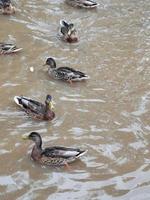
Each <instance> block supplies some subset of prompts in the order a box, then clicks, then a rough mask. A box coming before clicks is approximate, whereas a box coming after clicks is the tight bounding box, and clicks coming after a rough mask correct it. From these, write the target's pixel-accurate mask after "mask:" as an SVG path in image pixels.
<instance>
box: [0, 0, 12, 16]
mask: <svg viewBox="0 0 150 200" xmlns="http://www.w3.org/2000/svg"><path fill="white" fill-rule="evenodd" d="M0 11H1V13H2V14H4V15H11V14H14V13H15V11H16V9H15V7H14V6H13V5H12V3H11V0H0Z"/></svg>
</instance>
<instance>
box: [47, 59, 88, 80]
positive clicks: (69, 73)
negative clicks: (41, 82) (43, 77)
mask: <svg viewBox="0 0 150 200" xmlns="http://www.w3.org/2000/svg"><path fill="white" fill-rule="evenodd" d="M44 65H48V66H49V69H48V74H49V75H50V76H51V77H53V78H54V79H57V80H63V81H68V82H70V83H71V82H72V81H82V80H87V79H89V76H87V75H86V74H85V73H83V72H80V71H77V70H75V69H72V68H70V67H59V68H56V62H55V60H54V59H53V58H47V60H46V63H45V64H44Z"/></svg>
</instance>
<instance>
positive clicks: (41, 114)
mask: <svg viewBox="0 0 150 200" xmlns="http://www.w3.org/2000/svg"><path fill="white" fill-rule="evenodd" d="M14 101H15V103H16V104H17V105H18V106H20V107H21V108H22V109H23V110H24V111H25V112H26V113H27V114H28V115H29V116H30V117H32V118H34V119H40V120H47V121H48V120H49V121H51V120H52V119H54V117H55V113H54V112H53V110H52V109H53V108H54V106H53V102H52V96H51V95H49V94H48V95H47V96H46V100H45V104H43V103H40V102H38V101H35V100H33V99H30V98H28V97H25V96H15V97H14Z"/></svg>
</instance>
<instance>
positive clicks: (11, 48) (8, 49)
mask: <svg viewBox="0 0 150 200" xmlns="http://www.w3.org/2000/svg"><path fill="white" fill-rule="evenodd" d="M21 50H22V48H17V46H16V45H15V44H9V43H4V42H1V43H0V55H2V54H11V53H17V52H18V51H21Z"/></svg>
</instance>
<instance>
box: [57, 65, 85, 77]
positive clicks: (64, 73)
mask: <svg viewBox="0 0 150 200" xmlns="http://www.w3.org/2000/svg"><path fill="white" fill-rule="evenodd" d="M56 70H57V74H58V76H59V77H63V79H65V80H73V79H82V78H84V77H86V78H87V77H88V76H87V75H86V74H85V73H83V72H81V71H77V70H75V69H73V68H70V67H59V68H57V69H56Z"/></svg>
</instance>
